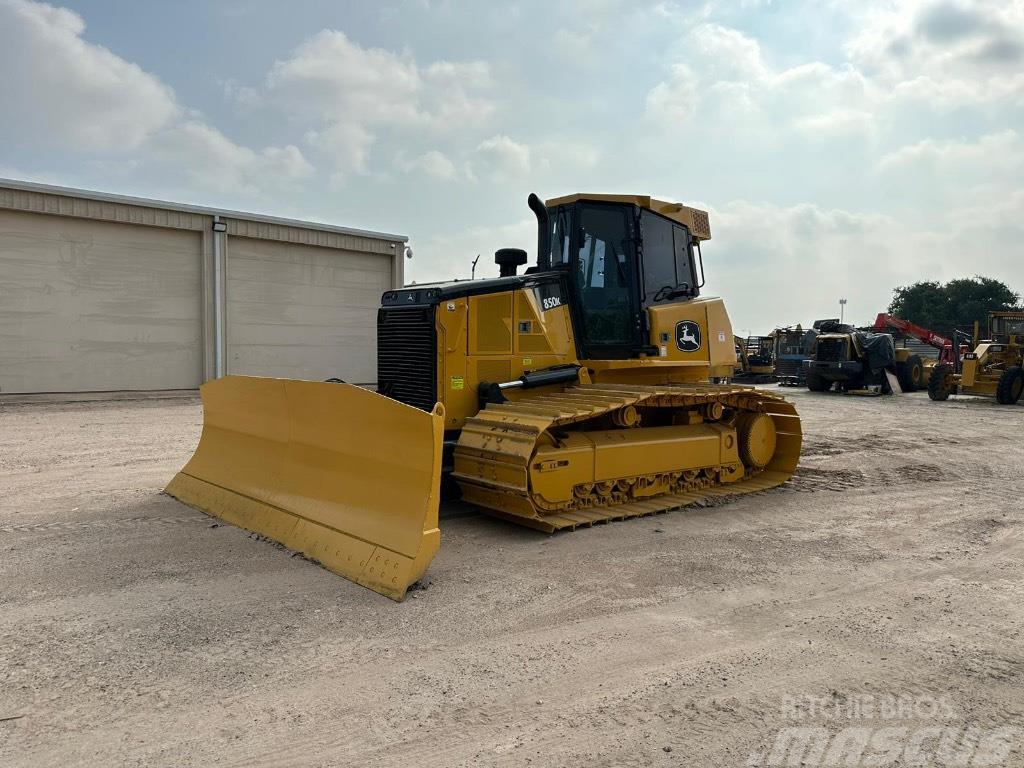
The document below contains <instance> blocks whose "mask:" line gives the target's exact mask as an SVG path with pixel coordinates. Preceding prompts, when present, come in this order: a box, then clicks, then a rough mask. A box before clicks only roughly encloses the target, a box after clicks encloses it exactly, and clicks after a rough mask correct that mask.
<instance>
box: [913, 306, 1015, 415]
mask: <svg viewBox="0 0 1024 768" xmlns="http://www.w3.org/2000/svg"><path fill="white" fill-rule="evenodd" d="M978 331H979V328H978V323H975V324H974V337H975V339H974V341H975V347H974V351H973V352H968V353H967V354H965V355H964V357H963V360H961V361H960V372H959V373H957V371H956V366H955V365H949V364H948V363H943V364H940V365H936V366H935V367H934V368H933V369H932V373H931V377H930V379H929V380H928V396H929V397H930V398H931V399H932V400H947V399H949V396H950V395H955V394H963V395H982V396H984V397H994V398H995V399H996V402H998V403H999V404H1001V405H1013V404H1014V403H1016V402H1017V401H1018V400H1020V397H1021V394H1022V393H1024V312H1014V311H1000V312H989V313H988V336H987V338H984V339H981V338H979V337H980V335H981V334H980V333H979V332H978ZM966 335H967V334H964V336H966Z"/></svg>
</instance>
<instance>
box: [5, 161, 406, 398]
mask: <svg viewBox="0 0 1024 768" xmlns="http://www.w3.org/2000/svg"><path fill="white" fill-rule="evenodd" d="M406 240H407V238H405V237H403V236H401V235H389V234H384V233H381V232H367V231H362V230H357V229H348V228H345V227H335V226H328V225H325V224H314V223H310V222H306V221H296V220H291V219H280V218H275V217H272V216H261V215H255V214H248V213H239V212H237V211H223V210H217V209H213V208H202V207H198V206H192V205H179V204H177V203H166V202H161V201H157V200H145V199H140V198H131V197H124V196H121V195H110V194H102V193H97V192H87V191H83V190H78V189H66V188H63V187H51V186H48V185H43V184H32V183H27V182H21V181H10V180H5V179H0V394H7V393H30V392H89V391H113V390H160V389H191V388H194V387H197V386H199V384H201V383H202V382H203V381H206V380H208V379H211V378H215V377H217V376H220V375H223V374H226V373H239V374H251V375H256V376H281V377H288V378H301V379H324V378H328V377H331V376H338V377H340V378H342V379H345V380H346V381H350V382H353V383H360V384H370V383H373V382H375V381H376V365H377V363H376V356H377V349H376V310H377V307H378V305H379V302H380V295H381V293H383V292H384V291H386V290H388V289H390V288H394V287H400V286H401V285H402V281H403V274H402V269H403V265H402V262H403V255H404V251H405V242H406Z"/></svg>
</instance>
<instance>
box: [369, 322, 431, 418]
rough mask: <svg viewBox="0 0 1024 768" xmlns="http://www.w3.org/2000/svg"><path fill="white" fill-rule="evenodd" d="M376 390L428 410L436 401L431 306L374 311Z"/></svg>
mask: <svg viewBox="0 0 1024 768" xmlns="http://www.w3.org/2000/svg"><path fill="white" fill-rule="evenodd" d="M377 389H378V390H379V391H380V393H381V394H384V395H387V396H388V397H391V398H394V399H395V400H398V401H399V402H402V403H405V404H406V405H411V406H413V407H415V408H421V409H422V410H424V411H429V410H431V409H432V408H433V407H434V403H436V402H437V335H436V332H435V330H434V308H433V307H389V308H387V309H383V308H382V309H380V310H378V311H377Z"/></svg>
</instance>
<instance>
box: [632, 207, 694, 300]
mask: <svg viewBox="0 0 1024 768" xmlns="http://www.w3.org/2000/svg"><path fill="white" fill-rule="evenodd" d="M640 224H641V227H642V231H643V277H644V286H643V295H644V300H645V303H646V304H647V305H651V304H657V303H658V302H661V301H667V300H669V299H679V298H681V297H686V298H691V297H693V296H695V295H696V289H695V287H694V275H693V268H692V261H691V259H690V236H689V233H688V232H687V231H686V228H685V227H683V226H680V225H679V224H675V223H674V222H672V221H669V220H668V219H665V218H662V217H661V216H658V215H657V214H654V213H650V212H649V211H643V212H642V213H641V215H640Z"/></svg>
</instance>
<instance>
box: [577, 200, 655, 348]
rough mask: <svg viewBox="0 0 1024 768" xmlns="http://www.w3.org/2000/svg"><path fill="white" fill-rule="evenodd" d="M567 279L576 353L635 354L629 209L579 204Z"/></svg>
mask: <svg viewBox="0 0 1024 768" xmlns="http://www.w3.org/2000/svg"><path fill="white" fill-rule="evenodd" d="M575 220H576V222H577V224H578V225H577V226H576V227H575V233H574V234H575V237H573V238H572V247H573V251H574V253H573V258H572V266H571V274H570V279H569V282H570V284H571V290H572V291H573V293H574V294H575V298H576V300H575V302H574V305H575V310H576V311H575V316H576V321H577V324H578V326H579V329H578V338H579V340H580V347H581V349H580V357H581V358H582V359H590V360H601V359H604V360H615V359H624V358H629V357H633V356H635V354H636V350H637V349H638V348H639V346H640V345H641V343H642V339H641V332H640V319H639V318H640V313H639V295H638V289H637V284H638V280H637V273H636V256H635V252H636V249H635V240H634V227H635V222H634V220H633V208H632V206H624V205H614V204H613V205H601V204H597V203H593V204H580V205H578V206H577V207H576V217H575Z"/></svg>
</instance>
